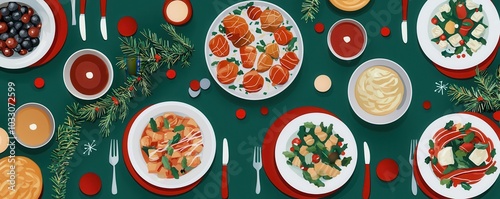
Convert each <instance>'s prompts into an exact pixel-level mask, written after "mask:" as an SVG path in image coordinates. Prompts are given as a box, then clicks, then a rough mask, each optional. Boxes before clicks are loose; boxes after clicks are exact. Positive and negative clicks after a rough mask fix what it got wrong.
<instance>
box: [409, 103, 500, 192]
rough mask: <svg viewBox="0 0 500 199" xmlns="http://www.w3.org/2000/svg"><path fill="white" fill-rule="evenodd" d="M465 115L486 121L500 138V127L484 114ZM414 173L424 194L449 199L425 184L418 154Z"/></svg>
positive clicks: (414, 159) (414, 162)
mask: <svg viewBox="0 0 500 199" xmlns="http://www.w3.org/2000/svg"><path fill="white" fill-rule="evenodd" d="M464 113H466V114H470V115H473V116H476V117H478V118H480V119H482V120H484V121H485V122H486V123H487V124H488V125H490V126H491V128H493V130H494V131H495V133H496V135H497V136H498V137H500V127H498V125H497V124H496V123H495V122H493V121H492V120H491V119H489V118H488V117H486V116H484V115H482V114H479V113H473V112H464ZM415 151H418V150H415ZM413 172H414V173H415V181H416V182H417V184H418V187H419V188H420V190H422V192H423V193H424V194H426V195H427V196H428V197H430V198H447V197H444V196H442V195H440V194H438V193H436V192H435V191H434V190H432V189H431V188H430V187H429V185H428V184H427V183H426V182H425V180H424V179H423V177H422V175H421V173H420V170H419V168H418V163H417V153H415V158H413Z"/></svg>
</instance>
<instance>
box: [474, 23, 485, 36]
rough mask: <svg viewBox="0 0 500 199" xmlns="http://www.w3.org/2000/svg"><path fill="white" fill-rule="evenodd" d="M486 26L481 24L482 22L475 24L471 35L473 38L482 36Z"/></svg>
mask: <svg viewBox="0 0 500 199" xmlns="http://www.w3.org/2000/svg"><path fill="white" fill-rule="evenodd" d="M485 29H486V28H485V27H484V26H483V24H479V25H477V26H476V28H474V30H473V31H472V33H471V34H472V36H474V37H475V38H480V37H482V36H483V33H484V30H485Z"/></svg>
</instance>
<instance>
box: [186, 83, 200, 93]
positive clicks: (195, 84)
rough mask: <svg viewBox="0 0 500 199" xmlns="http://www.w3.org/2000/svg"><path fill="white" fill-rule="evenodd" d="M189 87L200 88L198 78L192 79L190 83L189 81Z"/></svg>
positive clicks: (194, 89)
mask: <svg viewBox="0 0 500 199" xmlns="http://www.w3.org/2000/svg"><path fill="white" fill-rule="evenodd" d="M189 88H191V90H193V91H198V90H200V82H199V81H198V80H192V81H191V83H189Z"/></svg>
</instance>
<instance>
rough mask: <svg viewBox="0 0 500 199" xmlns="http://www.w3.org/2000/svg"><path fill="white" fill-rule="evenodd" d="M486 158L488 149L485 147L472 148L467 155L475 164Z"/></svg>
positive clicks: (477, 164) (479, 163)
mask: <svg viewBox="0 0 500 199" xmlns="http://www.w3.org/2000/svg"><path fill="white" fill-rule="evenodd" d="M486 159H488V151H486V149H474V151H472V153H470V156H469V160H470V161H472V162H473V163H474V164H476V166H479V165H481V164H482V163H483V162H484V161H485V160H486Z"/></svg>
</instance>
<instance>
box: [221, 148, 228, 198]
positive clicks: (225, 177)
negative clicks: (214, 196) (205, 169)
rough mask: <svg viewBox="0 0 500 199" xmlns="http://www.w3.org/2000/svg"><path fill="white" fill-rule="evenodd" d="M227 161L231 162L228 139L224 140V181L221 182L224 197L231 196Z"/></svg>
mask: <svg viewBox="0 0 500 199" xmlns="http://www.w3.org/2000/svg"><path fill="white" fill-rule="evenodd" d="M227 163H229V147H228V145H227V139H226V138H224V140H223V141H222V182H221V195H222V198H224V199H225V198H229V187H228V184H227Z"/></svg>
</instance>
